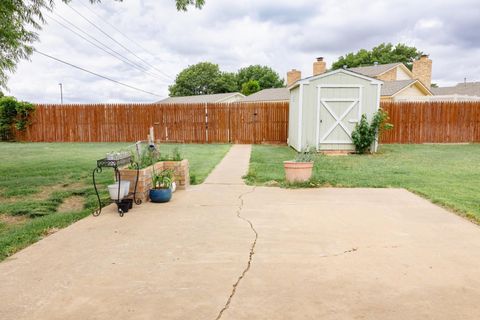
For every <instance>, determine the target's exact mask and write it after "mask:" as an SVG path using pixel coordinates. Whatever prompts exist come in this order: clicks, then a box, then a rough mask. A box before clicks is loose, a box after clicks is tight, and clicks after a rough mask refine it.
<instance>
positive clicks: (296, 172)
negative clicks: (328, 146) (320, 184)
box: [283, 149, 316, 183]
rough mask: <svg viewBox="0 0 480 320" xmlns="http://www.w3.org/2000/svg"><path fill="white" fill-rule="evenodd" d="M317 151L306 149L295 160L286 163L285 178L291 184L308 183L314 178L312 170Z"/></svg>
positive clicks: (284, 165) (284, 164)
mask: <svg viewBox="0 0 480 320" xmlns="http://www.w3.org/2000/svg"><path fill="white" fill-rule="evenodd" d="M315 155H316V151H315V150H314V149H310V150H308V149H305V150H302V151H301V152H299V153H298V154H297V156H296V157H295V159H294V160H291V161H284V162H283V167H284V168H285V178H286V180H287V182H289V183H295V182H306V181H308V180H310V178H311V177H312V169H313V164H314V161H315Z"/></svg>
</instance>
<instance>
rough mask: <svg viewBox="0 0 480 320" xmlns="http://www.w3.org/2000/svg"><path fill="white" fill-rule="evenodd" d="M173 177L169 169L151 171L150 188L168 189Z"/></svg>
mask: <svg viewBox="0 0 480 320" xmlns="http://www.w3.org/2000/svg"><path fill="white" fill-rule="evenodd" d="M173 179H174V172H173V170H171V169H165V170H162V171H160V173H155V172H154V173H153V177H152V188H153V189H170V188H171V187H172V183H173Z"/></svg>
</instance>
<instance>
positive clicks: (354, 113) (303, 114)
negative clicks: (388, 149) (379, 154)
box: [288, 69, 383, 151]
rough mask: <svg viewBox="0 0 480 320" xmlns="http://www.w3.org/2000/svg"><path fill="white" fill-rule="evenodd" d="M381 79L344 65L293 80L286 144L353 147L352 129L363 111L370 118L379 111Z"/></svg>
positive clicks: (305, 146) (325, 149)
mask: <svg viewBox="0 0 480 320" xmlns="http://www.w3.org/2000/svg"><path fill="white" fill-rule="evenodd" d="M295 72H298V71H295ZM382 83H383V82H382V81H380V80H376V79H374V78H370V77H367V76H364V75H361V74H358V73H355V72H352V71H348V70H345V69H338V70H335V71H331V72H326V73H323V74H319V75H315V76H312V77H309V78H305V79H301V80H298V81H296V82H295V83H293V84H292V85H290V86H289V89H290V111H289V127H288V144H289V145H290V146H291V147H293V148H294V149H295V150H297V151H301V150H303V149H305V148H312V147H316V149H317V150H318V151H327V150H332V151H353V150H355V147H354V145H353V143H352V138H351V134H352V131H353V129H354V128H355V125H356V124H357V123H358V122H359V121H360V118H361V116H362V114H364V113H365V114H366V115H367V118H368V120H369V121H370V120H371V119H372V117H373V114H374V113H375V112H377V111H378V109H379V107H380V89H381V85H382ZM375 151H376V145H375Z"/></svg>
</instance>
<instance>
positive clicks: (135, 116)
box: [17, 102, 288, 144]
mask: <svg viewBox="0 0 480 320" xmlns="http://www.w3.org/2000/svg"><path fill="white" fill-rule="evenodd" d="M150 127H153V128H154V132H155V139H159V140H162V141H170V142H186V143H216V142H217V143H272V144H283V143H286V141H287V134H288V102H266V103H242V102H239V103H230V104H227V103H218V104H215V103H207V104H205V103H203V104H91V105H78V104H75V105H37V106H36V111H35V113H34V114H33V115H32V118H31V125H30V126H29V127H28V129H27V130H26V132H24V133H17V139H19V140H23V141H32V142H123V141H125V142H130V141H138V140H145V139H146V136H147V134H148V130H149V128H150Z"/></svg>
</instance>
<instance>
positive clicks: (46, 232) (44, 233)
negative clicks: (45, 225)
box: [43, 228, 60, 237]
mask: <svg viewBox="0 0 480 320" xmlns="http://www.w3.org/2000/svg"><path fill="white" fill-rule="evenodd" d="M59 230H60V229H58V228H49V229H46V230H44V231H43V237H48V236H49V235H52V234H54V233H55V232H58V231H59Z"/></svg>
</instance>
